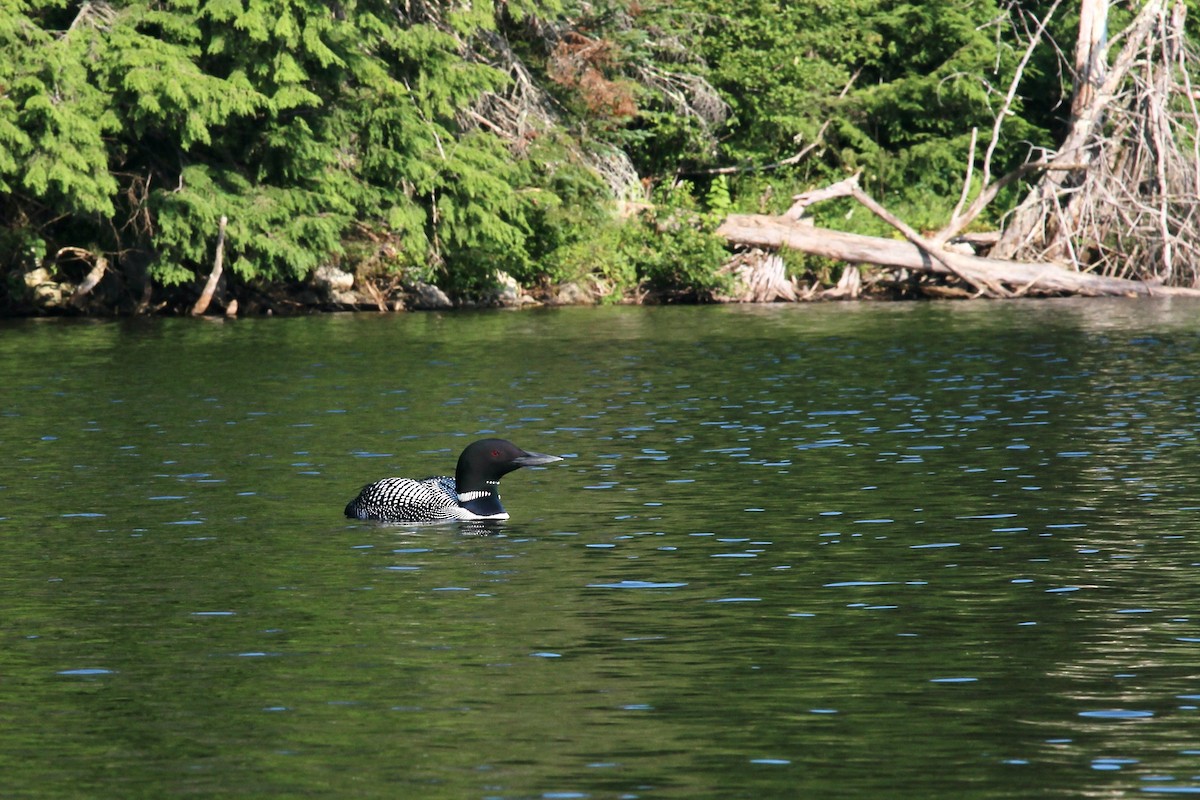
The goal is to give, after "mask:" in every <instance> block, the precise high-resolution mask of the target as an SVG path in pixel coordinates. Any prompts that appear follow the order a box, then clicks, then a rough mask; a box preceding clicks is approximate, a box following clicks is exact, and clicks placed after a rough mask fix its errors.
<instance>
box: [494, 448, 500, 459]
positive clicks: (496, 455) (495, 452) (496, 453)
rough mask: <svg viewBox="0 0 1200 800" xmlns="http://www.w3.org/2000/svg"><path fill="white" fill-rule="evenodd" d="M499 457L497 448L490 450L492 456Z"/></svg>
mask: <svg viewBox="0 0 1200 800" xmlns="http://www.w3.org/2000/svg"><path fill="white" fill-rule="evenodd" d="M499 457H500V451H499V450H493V451H492V458H499Z"/></svg>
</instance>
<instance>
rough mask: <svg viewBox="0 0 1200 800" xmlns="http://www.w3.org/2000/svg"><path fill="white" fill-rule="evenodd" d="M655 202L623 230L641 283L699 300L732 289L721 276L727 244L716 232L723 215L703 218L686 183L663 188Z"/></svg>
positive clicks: (623, 245) (624, 244)
mask: <svg viewBox="0 0 1200 800" xmlns="http://www.w3.org/2000/svg"><path fill="white" fill-rule="evenodd" d="M654 199H655V202H654V204H653V205H652V206H651V207H650V208H649V209H648V210H647V211H645V212H643V213H642V214H641V215H639V216H638V217H637V219H636V220H635V221H634V222H631V223H630V224H628V225H626V226H625V227H624V229H623V231H622V232H623V236H622V239H621V252H622V254H623V256H624V258H625V260H626V261H628V263H630V264H632V265H633V269H634V273H635V274H636V275H637V277H638V280H639V281H640V282H641V283H644V284H645V285H646V286H647V287H648V288H650V289H651V290H654V291H656V292H658V293H660V294H664V295H666V296H668V297H673V296H684V297H688V298H691V299H700V300H705V299H708V298H709V297H710V296H711V295H712V294H713V293H715V292H719V291H721V290H723V289H725V288H727V281H726V279H725V277H724V276H723V275H721V274H720V273H719V272H718V271H717V270H718V267H720V266H721V264H722V262H723V261H724V260H725V258H726V252H725V242H724V240H722V239H721V238H720V237H718V236H716V235H714V233H713V231H714V230H716V226H717V225H718V224H720V220H721V218H722V216H723V215H718V214H712V213H708V214H705V213H701V211H700V209H699V207H698V204H697V203H696V200H695V192H694V187H693V186H692V185H691V184H690V183H687V182H686V181H685V182H681V183H679V184H678V185H676V186H673V187H670V188H666V189H661V190H660V191H659V192H658V193H657V194H656V196H655V198H654Z"/></svg>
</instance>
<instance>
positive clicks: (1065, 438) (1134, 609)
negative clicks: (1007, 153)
mask: <svg viewBox="0 0 1200 800" xmlns="http://www.w3.org/2000/svg"><path fill="white" fill-rule="evenodd" d="M1198 389H1200V305H1197V304H1192V303H1180V302H1178V301H1175V302H1169V301H1163V300H1147V301H1125V300H1089V301H1029V302H1014V303H1006V304H999V303H979V304H941V303H923V304H907V305H870V304H863V305H856V304H838V305H826V306H820V305H816V306H814V305H808V306H790V305H789V306H775V307H732V306H725V307H686V308H684V307H680V308H673V307H665V308H604V309H560V310H535V311H525V312H520V313H513V312H503V311H495V312H471V313H456V314H434V313H428V314H408V315H390V316H376V315H369V314H363V315H354V316H349V315H346V316H343V315H337V316H320V317H305V318H292V319H246V320H238V321H233V322H212V321H197V320H190V319H154V320H128V321H113V322H81V321H64V320H24V321H6V322H3V323H0V452H2V453H3V461H2V463H3V471H2V473H0V576H2V581H0V631H2V632H3V636H4V641H3V647H0V782H2V788H0V795H2V796H3V797H5V798H59V797H62V798H68V797H70V798H74V797H96V798H141V797H145V798H160V797H192V796H196V797H210V796H229V797H264V798H266V797H314V798H315V797H330V798H333V797H337V798H343V797H381V798H383V797H386V798H506V799H507V798H775V797H778V798H792V797H811V798H833V797H855V798H859V797H861V798H929V797H945V798H963V797H972V798H975V797H979V798H1001V797H1006V798H1034V797H1037V798H1043V797H1095V796H1102V795H1103V796H1140V795H1155V794H1187V793H1197V794H1200V711H1198V708H1200V597H1198V595H1200V590H1198V589H1197V585H1198V578H1200V467H1198V463H1200V462H1198V458H1197V455H1198V443H1197V434H1198V430H1200V391H1198ZM485 435H487V436H490V435H499V436H503V437H505V438H509V439H512V440H513V441H515V442H516V443H517V444H518V445H520V446H522V447H525V448H527V449H531V450H536V451H539V452H548V453H556V454H559V455H562V456H564V460H563V461H562V462H559V463H556V464H553V465H550V466H548V467H545V468H539V469H524V470H520V471H518V472H515V473H513V474H511V475H510V476H508V477H506V478H505V480H504V483H503V490H504V491H503V494H504V502H505V505H506V506H507V508H508V510H509V512H510V513H511V515H512V519H511V520H510V521H509V522H507V523H504V524H501V525H496V526H491V527H490V528H488V529H483V530H481V529H479V528H477V527H476V528H472V527H470V526H459V525H454V524H452V525H444V526H439V527H423V528H421V527H416V528H414V527H387V526H378V525H374V524H368V523H361V522H357V521H353V520H347V519H345V518H344V517H343V516H342V508H343V506H344V505H345V503H346V501H348V500H349V499H350V498H351V497H353V496H354V494H355V493H356V492H357V490H358V488H359V487H360V486H361V485H362V484H364V483H366V482H368V481H370V480H373V479H375V478H379V477H384V476H387V475H410V476H414V477H423V476H426V475H430V474H447V473H448V472H449V471H452V469H453V464H454V461H455V459H456V458H457V455H458V452H459V450H461V448H462V447H463V446H464V445H465V444H466V443H468V442H469V441H471V440H472V438H475V437H481V436H485Z"/></svg>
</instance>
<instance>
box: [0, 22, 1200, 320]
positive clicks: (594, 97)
mask: <svg viewBox="0 0 1200 800" xmlns="http://www.w3.org/2000/svg"><path fill="white" fill-rule="evenodd" d="M1193 5H1194V3H1193ZM1047 8H1048V4H1047V3H1044V2H1038V3H1035V4H1032V5H1030V4H1024V5H1019V6H1012V5H1010V4H1004V5H1003V6H1002V5H1001V4H1000V3H999V0H981V2H975V3H962V2H960V1H959V0H933V2H916V1H915V0H836V1H835V0H811V1H810V2H804V3H781V2H778V0H734V2H733V3H732V5H731V4H730V2H728V1H727V0H722V2H718V0H637V1H636V2H635V0H596V2H589V3H586V4H585V3H581V2H577V0H511V1H510V2H503V3H497V2H495V0H492V1H491V2H487V1H486V0H485V2H479V3H468V4H462V3H450V2H445V0H429V2H425V3H418V4H411V3H404V4H395V3H391V2H389V1H387V0H348V2H343V3H340V4H338V5H336V7H334V6H330V5H329V4H328V3H326V2H323V0H108V2H90V3H87V2H75V1H74V0H8V2H5V3H0V270H4V269H6V268H7V269H8V270H10V271H12V270H18V269H25V268H26V267H27V266H28V265H29V264H30V263H36V262H37V261H39V260H41V259H43V258H46V257H48V256H52V255H53V254H54V253H55V252H57V251H58V250H59V249H60V248H63V247H76V248H84V249H88V250H92V251H94V252H97V253H104V254H105V255H107V256H108V258H109V260H110V263H112V264H113V265H114V266H116V267H117V268H118V269H121V270H124V271H126V272H127V273H128V274H129V275H131V276H132V275H135V274H140V273H139V270H142V269H144V268H145V267H146V265H149V266H148V269H149V275H150V277H151V279H152V280H153V281H155V282H156V283H157V284H160V285H166V286H171V285H178V284H183V285H191V286H194V285H196V283H197V279H198V278H199V277H201V276H203V275H204V274H206V273H207V271H208V269H209V265H210V264H211V261H212V258H213V253H212V249H213V246H214V244H215V240H216V231H217V225H218V220H219V219H220V217H221V216H222V215H224V216H226V217H228V219H229V224H228V229H227V239H226V261H227V263H228V264H229V265H230V268H231V273H232V275H233V279H234V280H241V281H292V280H302V279H304V278H305V277H306V276H307V275H308V274H309V273H310V272H311V271H312V270H313V269H314V268H315V267H316V266H319V265H320V264H322V263H325V262H327V261H329V260H337V259H346V260H351V259H352V258H353V257H357V254H358V253H361V252H364V248H363V247H362V246H361V243H363V242H376V243H378V242H386V247H380V248H376V249H375V251H374V252H376V253H379V252H385V251H386V257H380V256H378V255H372V256H370V258H371V259H372V266H371V269H372V270H376V271H378V270H382V269H387V270H391V271H394V272H399V273H402V274H403V275H405V276H408V277H410V278H414V279H415V278H420V279H424V280H432V281H435V282H437V283H439V284H441V285H443V286H445V287H446V288H448V289H451V290H452V291H456V292H459V293H461V294H466V295H469V294H471V293H473V292H475V291H478V290H480V289H482V288H483V287H485V286H487V285H489V284H490V283H491V282H492V280H493V276H494V273H495V271H496V270H497V269H500V270H504V271H506V272H508V273H509V274H511V275H513V276H514V277H516V278H517V279H518V280H519V281H520V282H522V283H524V284H526V285H534V284H539V283H545V282H554V281H566V280H580V279H585V278H588V277H595V278H597V279H598V280H599V282H600V283H601V284H603V285H605V286H608V287H610V288H611V289H612V292H613V296H614V297H617V296H620V295H621V293H623V292H627V291H629V290H631V289H633V288H634V287H636V286H642V287H645V288H647V289H649V290H651V291H653V292H655V293H657V294H660V295H662V296H666V297H674V296H690V297H697V298H704V297H707V296H709V295H711V294H712V293H714V292H717V291H720V289H721V288H722V280H723V279H722V278H721V276H720V273H719V272H718V269H717V267H718V265H719V264H720V263H721V261H722V260H723V258H724V255H725V251H724V248H723V246H722V244H721V242H720V240H719V239H717V238H716V237H715V236H714V235H713V234H712V230H713V229H714V228H715V226H716V224H717V223H718V222H719V221H720V219H721V218H722V217H723V216H724V215H726V214H728V213H730V212H732V211H735V210H744V211H751V212H758V213H770V212H778V211H781V210H783V209H784V208H786V207H787V206H788V205H789V204H790V197H791V195H792V194H793V193H795V191H797V190H799V189H803V188H809V187H811V186H812V185H813V184H819V183H824V182H827V181H830V180H836V179H838V178H841V177H844V176H845V175H846V174H849V173H852V172H856V171H861V172H862V173H863V185H864V186H865V187H866V188H867V189H868V191H870V192H871V193H872V194H873V195H875V196H876V197H878V198H879V199H881V200H882V201H883V202H885V203H886V204H888V205H889V207H891V208H892V209H893V210H894V211H896V212H897V213H898V214H900V215H901V216H902V217H904V218H905V219H906V220H907V221H908V222H910V223H911V224H913V225H914V226H915V227H918V228H934V227H938V226H939V225H940V224H942V223H943V222H944V221H945V218H946V215H947V214H948V212H949V210H950V206H951V204H952V203H953V202H954V201H956V200H957V197H958V194H959V186H960V182H961V181H962V179H963V175H964V173H965V167H966V164H965V162H966V159H967V157H968V152H969V141H970V134H971V129H972V128H973V127H975V128H979V129H980V131H981V133H982V134H984V135H986V134H987V132H988V131H990V128H991V124H992V120H993V118H994V115H995V114H996V113H997V112H998V111H999V108H1000V103H1001V97H1002V95H1003V92H1004V91H1005V90H1006V88H1007V84H1008V82H1009V80H1011V77H1012V74H1013V71H1014V69H1015V66H1016V62H1017V59H1018V58H1019V57H1020V54H1021V52H1022V50H1023V42H1022V41H1021V40H1020V36H1019V34H1020V29H1021V27H1022V26H1021V24H1017V23H1012V24H1010V23H1009V22H1008V21H1007V20H1009V17H1008V16H1006V14H1012V15H1019V14H1026V15H1030V16H1028V17H1026V18H1024V19H1025V21H1026V22H1028V21H1029V20H1030V19H1032V18H1034V17H1039V16H1040V15H1042V14H1044V13H1045V11H1046V9H1047ZM1072 13H1073V12H1072ZM1129 13H1130V12H1129V11H1128V10H1125V9H1115V10H1114V11H1113V26H1114V30H1115V28H1116V26H1119V24H1120V23H1121V21H1122V20H1123V19H1126V18H1128V15H1129ZM1197 16H1200V15H1193V18H1192V19H1190V20H1189V25H1191V26H1193V28H1194V25H1195V24H1196V22H1195V17H1197ZM1076 22H1077V20H1076V19H1075V18H1074V17H1073V16H1071V14H1070V13H1064V14H1060V15H1059V18H1057V19H1055V20H1054V21H1053V23H1052V26H1051V31H1052V33H1053V34H1054V36H1055V37H1056V39H1057V41H1058V42H1060V44H1061V43H1063V42H1068V43H1069V42H1070V41H1071V40H1072V38H1073V28H1074V26H1075V24H1076ZM1058 57H1059V55H1058V53H1057V52H1056V51H1055V49H1054V48H1053V47H1051V46H1049V45H1046V46H1044V47H1042V48H1040V49H1039V50H1038V51H1037V52H1036V53H1035V54H1034V58H1033V59H1032V61H1031V62H1030V63H1029V64H1028V65H1027V67H1026V69H1025V74H1024V78H1023V84H1022V86H1023V89H1022V91H1021V92H1020V93H1019V95H1018V100H1017V102H1016V104H1015V105H1014V106H1013V108H1012V109H1011V114H1010V115H1009V116H1008V117H1006V119H1005V122H1004V133H1003V137H1002V141H1001V143H1000V147H999V148H998V150H997V156H996V163H995V164H994V165H993V167H994V171H995V172H1003V171H1004V170H1005V169H1006V168H1008V167H1011V166H1013V165H1014V163H1015V162H1016V161H1018V160H1020V159H1022V158H1024V156H1025V154H1026V152H1027V149H1028V147H1029V146H1030V145H1031V144H1032V145H1035V146H1036V145H1047V144H1051V143H1052V142H1053V140H1054V137H1055V135H1056V134H1057V133H1058V131H1059V130H1060V128H1061V125H1062V116H1063V111H1062V108H1061V107H1060V105H1061V101H1062V100H1063V98H1064V97H1065V96H1066V94H1067V93H1068V91H1069V86H1066V85H1064V80H1063V78H1062V73H1061V71H1060V70H1059V65H1058V64H1057V63H1056V59H1057V58H1058ZM484 97H491V98H492V99H493V100H494V101H495V103H494V104H492V105H491V107H492V108H498V107H504V108H508V109H509V111H510V112H511V115H512V117H513V118H514V119H517V120H519V121H520V122H519V124H509V123H508V122H506V121H505V120H503V119H501V120H495V119H488V118H486V117H485V116H483V115H482V114H485V113H486V109H487V108H488V107H489V106H487V105H480V104H479V101H480V99H481V98H484ZM526 119H528V120H531V122H529V124H525V120H526ZM614 149H619V150H620V151H622V152H623V153H624V154H627V155H628V156H629V158H630V159H632V164H633V166H634V168H635V169H636V173H637V174H636V176H630V175H628V174H621V176H620V180H619V181H613V176H612V175H609V176H607V180H608V181H613V183H619V182H626V183H630V184H632V185H631V186H624V187H621V186H616V185H609V183H608V182H606V179H604V178H602V177H601V176H600V175H599V174H598V172H597V169H596V168H594V167H590V166H588V164H589V161H588V158H587V155H586V154H587V153H589V152H600V151H601V150H606V151H610V152H611V151H612V150H614ZM802 151H804V153H805V154H804V156H803V157H798V158H793V156H797V155H798V154H800V153H801V152H802ZM980 157H981V156H980V153H976V158H977V159H978V158H980ZM714 168H720V170H717V169H714ZM718 173H721V174H720V176H719V177H716V178H714V177H712V176H713V175H717V174H718ZM726 174H728V175H729V177H726ZM681 178H690V179H691V181H683V180H681ZM639 180H640V181H641V186H643V187H647V190H648V187H654V186H657V187H658V188H657V190H655V191H654V193H653V194H654V202H653V203H652V204H651V207H650V208H649V209H647V210H645V211H643V212H640V213H638V214H635V215H633V216H632V217H629V218H627V219H618V218H617V216H616V215H615V213H614V209H613V203H612V197H613V196H614V195H620V196H621V197H622V199H628V198H629V196H630V193H631V192H632V191H634V190H636V189H637V188H638V186H639V184H638V181H639ZM665 187H669V188H665ZM1020 191H1021V188H1020V186H1013V187H1011V188H1010V189H1009V190H1008V191H1007V193H1006V194H1005V195H1004V196H1002V198H1001V201H1000V202H998V203H997V204H996V205H995V209H994V214H995V215H999V214H1001V213H1003V212H1004V211H1005V210H1006V208H1009V207H1011V206H1012V205H1013V204H1014V203H1015V202H1016V200H1017V198H1018V196H1019V193H1020ZM816 214H817V215H818V221H823V222H828V223H830V224H833V225H836V226H837V227H842V228H849V229H852V230H861V231H871V232H882V230H883V229H882V225H881V223H879V222H878V221H877V220H875V219H874V218H873V217H871V216H870V215H868V214H865V213H862V212H861V211H856V210H855V209H854V207H853V205H852V204H848V203H847V204H837V203H828V204H822V205H821V206H819V207H818V208H817V209H816ZM995 221H996V216H994V217H993V218H992V219H991V220H985V221H984V222H985V223H986V222H995ZM349 243H355V244H354V245H353V246H352V247H348V244H349ZM366 249H369V248H366ZM343 263H345V262H343ZM799 268H803V266H801V267H799ZM131 283H132V282H131Z"/></svg>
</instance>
